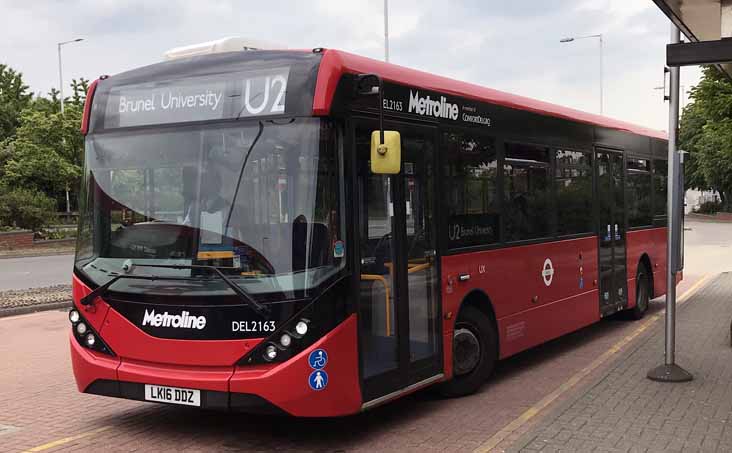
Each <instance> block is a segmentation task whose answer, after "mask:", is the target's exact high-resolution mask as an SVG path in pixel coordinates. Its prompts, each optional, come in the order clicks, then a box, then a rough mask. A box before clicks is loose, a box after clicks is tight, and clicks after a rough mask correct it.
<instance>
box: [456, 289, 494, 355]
mask: <svg viewBox="0 0 732 453" xmlns="http://www.w3.org/2000/svg"><path fill="white" fill-rule="evenodd" d="M468 306H470V307H475V308H476V309H478V310H480V312H481V313H483V314H484V315H486V316H487V317H488V319H490V321H491V324H493V329H494V330H495V332H496V342H497V344H496V347H497V349H498V350H497V351H496V352H497V353H498V354H499V355H500V351H501V335H500V334H499V332H498V318H496V311H495V309H494V308H493V302H491V298H490V297H489V296H488V294H486V292H485V291H483V290H482V289H478V288H475V289H473V290H471V291H470V292H468V293H467V294H466V295H465V297H463V300H462V301H461V302H460V306H459V307H458V311H457V316H456V317H455V320H456V321H457V319H458V318H460V312H461V311H462V309H463V307H468Z"/></svg>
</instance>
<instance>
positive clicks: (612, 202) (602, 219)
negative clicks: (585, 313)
mask: <svg viewBox="0 0 732 453" xmlns="http://www.w3.org/2000/svg"><path fill="white" fill-rule="evenodd" d="M595 162H596V165H597V170H596V171H597V197H598V200H597V203H596V206H597V207H598V216H597V219H598V222H599V223H598V236H599V238H598V239H599V260H600V263H599V265H600V267H599V269H600V314H601V316H607V315H610V314H613V313H615V312H617V311H619V310H621V309H623V308H624V307H625V306H626V305H627V297H626V294H627V280H626V260H625V253H626V252H625V194H624V190H623V188H624V184H623V154H622V153H620V152H614V151H610V150H604V149H603V150H597V151H596V153H595Z"/></svg>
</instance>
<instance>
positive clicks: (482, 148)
mask: <svg viewBox="0 0 732 453" xmlns="http://www.w3.org/2000/svg"><path fill="white" fill-rule="evenodd" d="M443 146H445V148H446V155H447V158H446V159H445V176H446V181H447V191H446V194H445V197H446V200H445V206H446V207H447V210H448V245H449V247H450V248H459V247H469V246H476V245H486V244H492V243H495V242H498V229H499V227H498V225H499V219H500V214H499V210H498V195H497V194H498V190H497V189H498V187H497V182H496V177H497V174H498V172H497V169H498V160H497V157H496V146H495V139H493V138H492V137H484V136H480V135H477V134H476V135H472V134H470V133H463V132H456V131H455V132H452V131H451V132H445V134H444V135H443Z"/></svg>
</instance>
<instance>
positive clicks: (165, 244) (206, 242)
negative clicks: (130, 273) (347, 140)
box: [77, 119, 343, 286]
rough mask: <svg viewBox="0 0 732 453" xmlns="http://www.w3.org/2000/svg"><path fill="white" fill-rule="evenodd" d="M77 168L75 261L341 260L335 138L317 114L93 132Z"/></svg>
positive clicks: (245, 270) (235, 265)
mask: <svg viewBox="0 0 732 453" xmlns="http://www.w3.org/2000/svg"><path fill="white" fill-rule="evenodd" d="M85 174H86V181H85V185H84V186H85V187H84V190H85V191H86V196H85V197H84V198H85V200H84V202H83V203H82V210H83V211H84V212H83V217H82V221H81V234H80V243H79V251H78V253H77V260H78V261H79V264H80V266H82V268H83V267H84V266H87V265H88V264H89V263H92V262H93V261H94V260H95V259H98V258H107V259H105V260H104V262H105V263H106V265H107V266H108V267H114V266H110V264H109V263H110V260H108V259H118V260H119V265H120V266H121V263H122V262H123V261H124V260H126V259H134V260H135V261H136V262H143V261H140V260H148V262H164V263H176V262H177V263H188V264H190V263H193V264H209V265H216V266H220V267H227V268H230V269H228V272H229V273H230V274H232V275H236V276H242V277H256V276H260V277H263V276H271V275H280V276H281V275H283V274H290V275H292V274H295V273H302V272H303V271H305V270H313V271H312V272H311V274H312V277H313V278H314V277H315V276H316V275H318V274H323V270H324V268H325V270H326V272H325V274H331V273H332V271H333V270H334V269H337V268H340V266H341V262H342V261H343V260H342V258H343V254H342V253H341V250H342V242H340V241H342V240H343V235H342V225H341V218H340V209H339V197H340V185H339V178H338V174H339V166H338V161H337V158H336V150H335V145H334V139H333V133H332V131H331V129H330V127H329V126H327V125H326V124H325V123H321V122H320V121H319V120H317V119H298V120H292V121H287V122H284V123H283V124H275V123H273V122H261V123H260V122H253V123H250V124H248V125H246V126H241V125H237V126H236V127H211V126H208V127H205V128H178V129H170V128H169V129H166V130H165V131H154V132H136V133H130V132H128V133H124V134H102V135H97V136H90V137H89V138H88V139H87V150H86V172H85ZM336 245H337V247H336ZM335 249H338V251H337V253H334V250H335ZM150 260H152V261H150ZM161 260H162V261H161ZM107 270H113V271H119V269H107ZM303 284H305V285H308V283H305V282H303ZM293 285H295V286H297V285H296V284H293ZM285 286H288V285H285Z"/></svg>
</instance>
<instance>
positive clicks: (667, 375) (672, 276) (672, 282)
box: [648, 24, 693, 382]
mask: <svg viewBox="0 0 732 453" xmlns="http://www.w3.org/2000/svg"><path fill="white" fill-rule="evenodd" d="M680 41H681V33H680V32H679V29H678V28H676V26H675V25H673V24H671V44H676V43H678V42H680ZM679 82H680V68H679V67H678V66H677V67H672V68H671V71H670V85H671V87H670V91H669V97H670V99H669V115H668V116H669V127H668V178H667V181H668V182H667V186H668V197H667V214H668V237H667V241H666V326H665V327H666V344H665V346H666V350H665V356H664V364H663V365H661V366H659V367H657V368H654V369H652V370H651V371H649V372H648V378H649V379H652V380H654V381H664V382H684V381H690V380H692V379H693V377H692V375H691V374H690V373H689V372H688V371H686V370H684V369H683V368H681V367H680V366H678V365H677V364H676V273H677V272H678V269H679V264H680V263H679V252H680V250H679V247H680V241H679V239H680V234H679V233H680V231H679V230H680V228H681V212H680V209H679V208H680V205H679V185H680V178H679V174H680V172H679V168H680V164H679V161H680V159H679V153H678V152H677V149H676V146H677V143H676V142H677V137H678V128H679V94H680V93H679Z"/></svg>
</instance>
